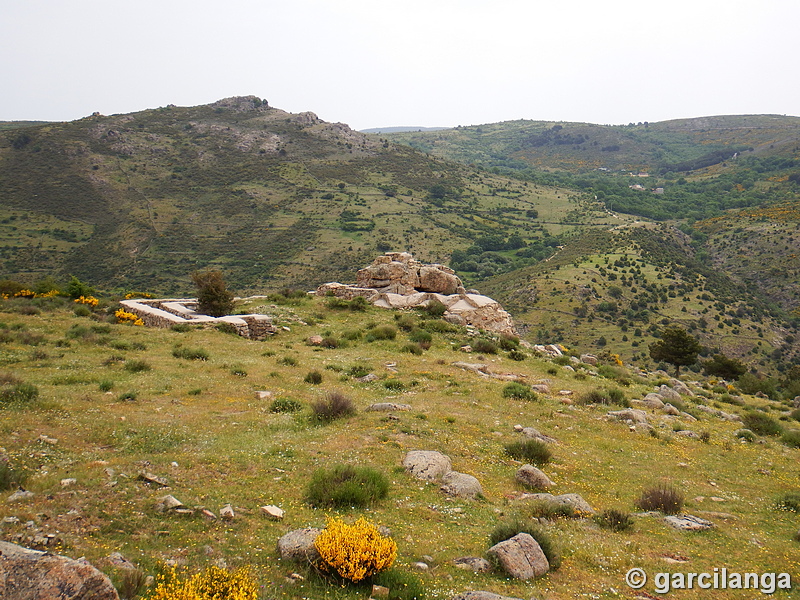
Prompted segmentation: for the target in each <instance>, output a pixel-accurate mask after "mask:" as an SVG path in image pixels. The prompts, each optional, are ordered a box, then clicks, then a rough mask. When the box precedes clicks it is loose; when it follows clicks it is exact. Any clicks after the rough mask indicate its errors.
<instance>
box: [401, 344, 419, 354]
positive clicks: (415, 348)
mask: <svg viewBox="0 0 800 600" xmlns="http://www.w3.org/2000/svg"><path fill="white" fill-rule="evenodd" d="M400 352H408V353H409V354H414V355H415V356H419V355H421V354H422V346H420V345H419V344H405V345H404V346H402V347H401V348H400Z"/></svg>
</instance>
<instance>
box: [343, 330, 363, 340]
mask: <svg viewBox="0 0 800 600" xmlns="http://www.w3.org/2000/svg"><path fill="white" fill-rule="evenodd" d="M361 335H362V333H361V330H360V329H345V330H344V331H343V332H342V337H343V338H344V339H346V340H348V341H351V342H354V341H356V340H360V339H361Z"/></svg>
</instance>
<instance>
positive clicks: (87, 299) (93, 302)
mask: <svg viewBox="0 0 800 600" xmlns="http://www.w3.org/2000/svg"><path fill="white" fill-rule="evenodd" d="M98 302H99V300H98V299H97V298H95V297H94V296H81V297H80V298H75V303H76V304H88V305H89V306H92V307H94V306H97V303H98Z"/></svg>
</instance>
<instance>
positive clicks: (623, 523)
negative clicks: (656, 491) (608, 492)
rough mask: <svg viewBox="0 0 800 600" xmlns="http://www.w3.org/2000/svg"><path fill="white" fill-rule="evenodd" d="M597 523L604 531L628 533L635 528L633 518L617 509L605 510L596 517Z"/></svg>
mask: <svg viewBox="0 0 800 600" xmlns="http://www.w3.org/2000/svg"><path fill="white" fill-rule="evenodd" d="M594 520H595V523H597V524H598V525H599V526H600V527H602V528H603V529H610V530H611V531H617V532H620V531H628V530H630V529H632V528H633V518H632V517H631V515H630V513H627V512H625V511H622V510H617V509H615V508H610V509H608V510H604V511H603V512H602V513H600V514H599V515H595V518H594Z"/></svg>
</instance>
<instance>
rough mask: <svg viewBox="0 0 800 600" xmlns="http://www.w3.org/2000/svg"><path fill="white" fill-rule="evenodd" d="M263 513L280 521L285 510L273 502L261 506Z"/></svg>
mask: <svg viewBox="0 0 800 600" xmlns="http://www.w3.org/2000/svg"><path fill="white" fill-rule="evenodd" d="M261 513H262V514H264V515H266V516H267V517H269V518H270V519H272V520H273V521H280V520H282V519H283V515H284V511H283V509H282V508H279V507H277V506H274V505H272V504H270V505H267V506H262V507H261Z"/></svg>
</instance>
